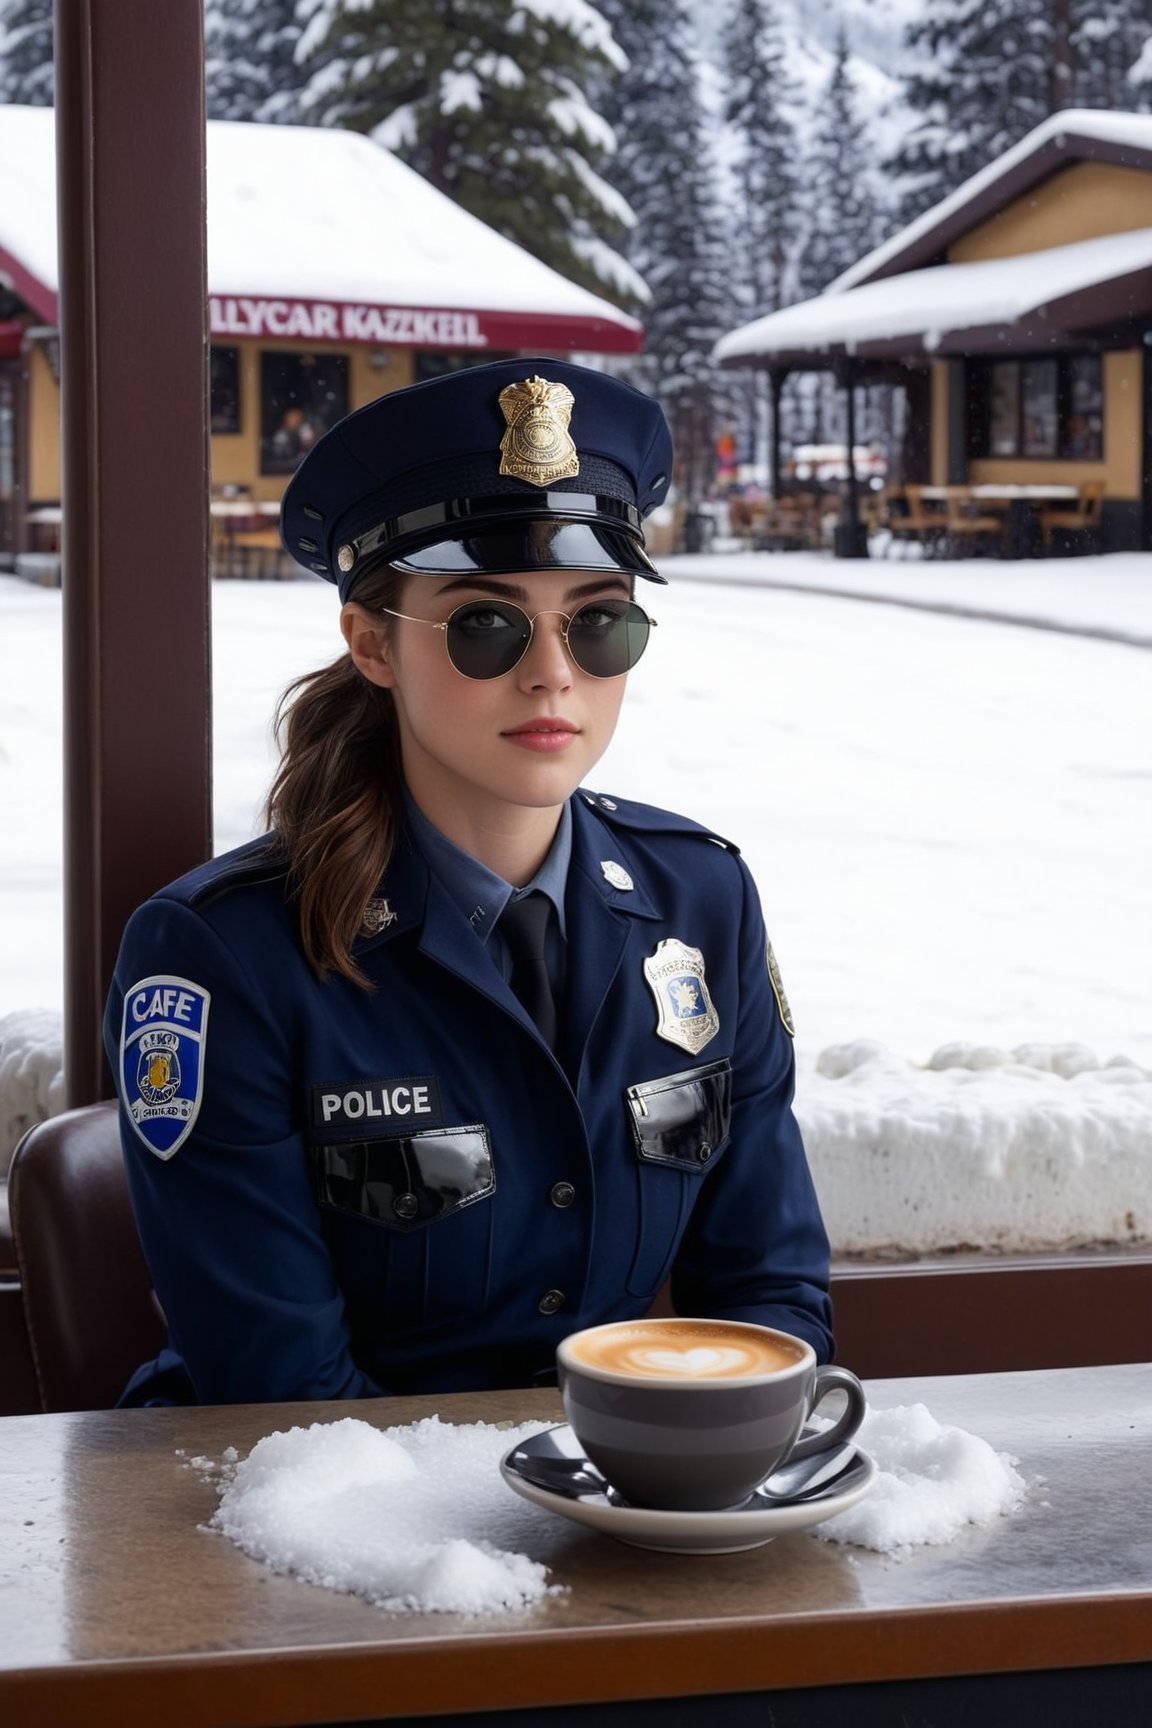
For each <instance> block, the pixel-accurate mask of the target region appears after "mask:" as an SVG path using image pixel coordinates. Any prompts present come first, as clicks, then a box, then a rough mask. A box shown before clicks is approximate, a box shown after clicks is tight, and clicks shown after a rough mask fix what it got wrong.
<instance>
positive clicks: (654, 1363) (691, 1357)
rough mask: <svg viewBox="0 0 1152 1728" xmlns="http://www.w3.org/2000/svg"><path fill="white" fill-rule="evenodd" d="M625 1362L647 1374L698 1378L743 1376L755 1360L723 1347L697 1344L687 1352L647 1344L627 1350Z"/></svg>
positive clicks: (749, 1354) (747, 1352)
mask: <svg viewBox="0 0 1152 1728" xmlns="http://www.w3.org/2000/svg"><path fill="white" fill-rule="evenodd" d="M628 1361H629V1362H630V1364H631V1365H632V1367H633V1368H638V1369H639V1370H640V1371H641V1372H643V1371H644V1370H645V1369H647V1371H648V1372H649V1373H650V1374H685V1375H689V1376H691V1377H692V1378H693V1379H701V1378H703V1377H705V1376H706V1375H709V1374H747V1373H751V1371H752V1370H753V1368H754V1367H755V1360H754V1358H753V1356H752V1355H751V1353H750V1352H749V1351H747V1350H732V1349H727V1348H725V1347H724V1346H722V1345H721V1346H717V1345H699V1346H697V1347H696V1348H695V1349H687V1350H667V1349H664V1350H658V1349H655V1348H653V1347H652V1346H651V1345H647V1346H645V1345H638V1346H637V1347H636V1348H635V1349H633V1350H629V1352H628Z"/></svg>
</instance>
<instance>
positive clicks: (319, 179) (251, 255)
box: [0, 105, 642, 352]
mask: <svg viewBox="0 0 1152 1728" xmlns="http://www.w3.org/2000/svg"><path fill="white" fill-rule="evenodd" d="M55 155H56V152H55V116H54V113H53V111H52V110H51V109H50V108H27V107H19V106H15V105H7V106H6V105H0V280H7V281H8V282H10V284H11V286H12V288H13V290H14V291H15V292H16V293H17V294H19V295H20V297H21V298H22V299H23V300H24V301H25V302H26V303H27V304H28V305H29V306H30V307H32V309H33V310H34V311H35V312H36V314H37V315H38V316H39V317H41V318H43V319H44V321H45V322H46V323H55V321H56V292H57V288H58V284H59V276H58V269H57V258H56V222H55V210H56V168H55ZM207 163H208V288H209V293H210V295H211V296H212V301H213V304H212V316H213V329H214V331H217V330H219V329H221V328H222V329H224V330H228V331H231V332H233V333H236V334H251V335H263V334H271V335H280V336H304V337H307V338H309V339H316V340H345V341H357V340H358V341H371V342H374V343H381V342H384V343H386V342H393V343H397V344H403V345H405V346H407V345H409V344H411V345H415V346H435V347H459V346H475V347H484V346H487V345H489V344H491V345H492V346H504V347H508V348H526V347H535V346H539V347H547V348H561V349H581V350H584V351H588V352H611V351H628V350H632V349H635V348H638V347H639V346H640V341H641V335H642V331H641V326H640V325H639V324H638V323H637V322H636V320H635V319H632V318H629V317H628V316H627V315H626V314H625V313H623V312H621V311H620V310H619V309H618V308H617V307H615V306H613V305H611V304H610V303H609V302H608V301H606V300H602V299H600V298H599V297H598V296H596V295H594V294H590V293H588V292H587V291H586V290H585V289H583V288H580V287H578V286H577V285H576V284H575V283H573V282H569V281H568V280H567V278H566V277H564V276H561V275H560V274H559V273H558V272H557V271H555V270H552V269H550V268H549V267H548V266H547V265H546V264H542V263H541V262H540V260H539V259H537V258H533V257H532V256H531V255H530V254H529V253H527V252H525V251H524V250H523V249H522V248H521V247H519V246H517V245H516V244H515V243H514V242H513V241H511V240H507V239H505V238H504V236H503V235H500V234H497V233H496V232H495V230H494V229H492V228H489V227H488V226H487V225H486V224H485V223H483V222H481V221H479V220H478V219H477V218H476V217H474V216H471V215H469V214H468V212H467V211H465V210H462V209H461V208H460V207H459V205H457V204H454V203H453V202H452V201H451V199H450V198H447V197H445V196H444V194H443V193H441V192H438V191H437V190H436V189H435V188H434V187H432V186H430V185H429V184H428V182H427V181H425V180H423V179H422V178H421V177H420V175H418V174H416V173H415V172H414V171H413V170H412V169H410V168H408V167H406V166H405V165H404V163H402V162H401V161H399V160H398V158H397V157H395V156H393V155H392V154H391V153H390V152H389V151H387V150H385V149H384V148H383V147H382V146H380V145H378V144H374V143H373V142H372V141H371V140H370V139H368V138H365V137H363V136H362V135H361V134H359V133H355V132H348V131H344V130H342V129H340V128H336V127H310V126H257V125H246V124H241V123H239V122H236V121H223V120H216V121H212V120H210V121H209V122H208V144H207ZM290 306H297V307H301V306H302V307H311V308H312V309H313V311H312V312H311V313H309V312H307V311H299V312H298V313H297V314H296V324H295V327H291V328H290V327H288V323H289V317H288V314H287V312H286V311H285V310H284V309H285V308H287V307H290ZM317 306H320V307H332V308H335V312H334V313H333V314H331V315H328V316H326V317H324V316H322V317H319V319H317V318H316V316H315V308H316V307H317ZM345 309H348V311H349V312H350V313H352V314H355V316H346V315H345ZM438 315H440V316H438Z"/></svg>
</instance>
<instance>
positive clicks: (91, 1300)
mask: <svg viewBox="0 0 1152 1728" xmlns="http://www.w3.org/2000/svg"><path fill="white" fill-rule="evenodd" d="M8 1200H9V1206H10V1209H11V1214H12V1236H13V1240H14V1242H15V1248H16V1264H17V1268H18V1271H19V1276H20V1291H21V1298H22V1301H23V1304H24V1318H25V1321H26V1323H27V1327H28V1337H29V1340H30V1342H31V1346H32V1358H33V1361H34V1363H35V1368H36V1383H37V1387H38V1390H39V1394H40V1406H41V1409H42V1410H44V1411H49V1410H109V1409H111V1408H112V1407H113V1405H114V1404H115V1403H116V1400H117V1399H118V1397H119V1396H120V1393H121V1392H122V1391H123V1390H124V1387H125V1386H126V1385H127V1383H128V1380H129V1378H130V1376H131V1375H132V1374H133V1372H134V1371H135V1370H136V1369H137V1368H138V1367H139V1366H140V1364H141V1362H145V1361H147V1360H148V1358H149V1357H151V1356H155V1354H156V1352H157V1351H158V1350H159V1349H160V1347H161V1346H162V1345H163V1343H164V1339H165V1327H164V1321H163V1319H162V1317H161V1314H160V1310H159V1307H158V1305H157V1303H156V1300H155V1298H154V1296H153V1295H152V1280H151V1278H150V1277H149V1275H148V1269H147V1267H146V1265H145V1263H144V1255H143V1251H142V1249H141V1247H140V1241H139V1238H138V1236H137V1234H136V1222H135V1219H134V1218H133V1216H132V1206H131V1202H130V1200H129V1197H128V1183H127V1179H126V1177H125V1175H124V1164H123V1159H122V1156H121V1152H120V1130H119V1124H118V1122H117V1118H116V1106H115V1104H90V1105H87V1106H86V1107H85V1108H83V1109H79V1110H66V1111H65V1112H64V1113H63V1114H62V1115H60V1116H53V1117H51V1118H50V1119H49V1120H48V1121H47V1122H40V1123H37V1124H36V1126H35V1127H33V1128H30V1129H29V1130H28V1132H27V1133H26V1134H25V1135H24V1137H23V1139H22V1140H21V1141H20V1144H19V1145H18V1146H17V1148H16V1151H15V1153H14V1154H13V1157H12V1168H11V1171H10V1172H9V1176H8Z"/></svg>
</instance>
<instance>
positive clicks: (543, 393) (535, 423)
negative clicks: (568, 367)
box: [498, 378, 580, 486]
mask: <svg viewBox="0 0 1152 1728" xmlns="http://www.w3.org/2000/svg"><path fill="white" fill-rule="evenodd" d="M498 400H499V403H500V409H501V412H502V413H503V415H504V418H505V420H506V421H507V422H508V430H507V432H505V434H504V436H503V438H501V440H500V472H501V474H510V475H512V477H513V478H514V479H516V480H527V481H529V482H530V483H531V484H532V485H533V486H551V485H552V484H553V482H554V481H556V480H567V479H569V478H570V477H571V476H572V475H574V474H579V472H580V458H579V457H578V456H577V454H576V446H575V444H573V442H572V439H571V438H570V437H569V434H568V420H569V417H570V416H571V413H572V406H573V402H574V400H575V398H574V397H573V395H572V392H571V390H569V388H568V386H567V385H566V384H553V383H551V382H550V381H549V380H548V379H547V378H525V379H524V380H523V381H522V382H521V383H519V384H508V385H506V386H505V388H504V389H503V390H501V392H500V395H499V398H498Z"/></svg>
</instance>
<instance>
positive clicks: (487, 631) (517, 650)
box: [448, 600, 532, 678]
mask: <svg viewBox="0 0 1152 1728" xmlns="http://www.w3.org/2000/svg"><path fill="white" fill-rule="evenodd" d="M531 634H532V626H531V624H530V623H529V621H528V619H527V617H526V616H525V615H524V613H523V612H521V610H520V608H519V606H509V605H506V604H504V602H503V601H500V600H472V601H469V603H468V604H467V605H465V606H458V607H457V608H456V610H455V612H453V614H452V616H451V618H450V619H449V620H448V657H449V659H450V660H451V662H452V664H453V666H455V668H456V670H457V672H462V673H463V674H464V676H465V678H500V677H502V676H503V674H504V673H505V672H511V670H512V668H513V666H515V665H516V662H517V661H518V660H519V659H520V658H521V656H522V655H523V653H524V650H525V648H527V646H528V640H529V637H530V636H531Z"/></svg>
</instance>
